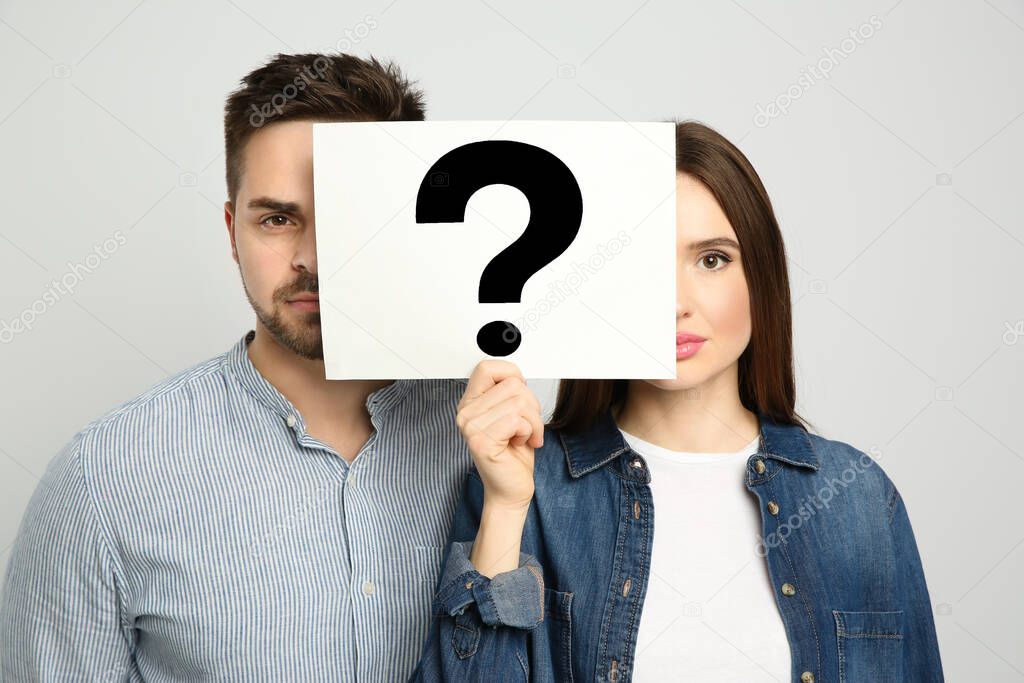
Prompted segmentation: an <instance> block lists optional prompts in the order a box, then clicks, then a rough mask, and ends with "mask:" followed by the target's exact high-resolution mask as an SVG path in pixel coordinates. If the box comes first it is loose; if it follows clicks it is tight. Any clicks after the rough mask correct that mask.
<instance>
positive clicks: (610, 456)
mask: <svg viewBox="0 0 1024 683" xmlns="http://www.w3.org/2000/svg"><path fill="white" fill-rule="evenodd" d="M755 413H756V415H757V418H758V423H759V424H760V429H761V439H760V441H759V442H758V453H759V454H760V455H761V457H764V458H770V459H773V460H778V461H780V462H784V463H788V464H790V465H797V466H800V467H807V468H810V469H812V470H817V469H818V467H819V465H820V462H819V459H818V454H817V453H816V452H815V450H814V446H813V445H812V444H811V438H810V435H809V434H808V433H807V430H805V429H804V428H803V427H801V426H799V425H789V424H781V423H778V422H774V421H773V420H771V418H769V417H767V416H765V415H764V414H763V413H761V412H760V411H755ZM558 438H559V439H560V440H561V442H562V448H563V449H564V450H565V458H566V460H567V461H568V463H569V473H570V474H571V475H572V477H573V478H574V479H576V478H579V477H581V476H583V475H584V474H587V473H588V472H593V471H594V470H596V469H599V468H600V467H603V466H604V465H606V464H608V463H609V462H611V461H612V460H614V459H615V458H617V457H619V456H620V455H622V454H623V453H624V452H626V451H627V450H629V446H628V445H627V444H626V440H625V438H624V437H623V436H622V431H621V430H620V429H619V427H618V425H617V424H616V423H615V418H614V417H613V416H612V411H611V410H610V409H609V410H607V411H605V413H604V414H603V415H601V416H600V417H599V418H598V419H596V420H595V421H594V423H593V424H592V425H590V427H589V428H587V429H586V430H584V431H583V432H580V433H579V434H563V433H561V432H560V433H559V435H558Z"/></svg>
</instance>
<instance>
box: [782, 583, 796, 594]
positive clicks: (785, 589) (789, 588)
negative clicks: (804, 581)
mask: <svg viewBox="0 0 1024 683" xmlns="http://www.w3.org/2000/svg"><path fill="white" fill-rule="evenodd" d="M782 594H783V595H796V588H794V587H793V584H791V583H784V584H782Z"/></svg>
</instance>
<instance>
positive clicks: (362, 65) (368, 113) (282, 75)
mask: <svg viewBox="0 0 1024 683" xmlns="http://www.w3.org/2000/svg"><path fill="white" fill-rule="evenodd" d="M241 83H242V84H241V87H239V88H238V89H237V90H235V91H234V92H233V93H231V95H229V96H228V99H227V103H226V104H225V106H224V156H225V161H226V165H227V184H228V198H229V199H230V200H231V201H232V202H233V201H235V197H236V195H237V193H238V186H239V183H240V181H241V177H242V171H243V168H242V151H243V150H244V149H245V143H246V142H248V141H249V138H250V137H252V135H253V134H254V133H256V131H258V130H259V129H260V128H262V127H263V126H265V125H269V124H271V123H278V122H281V121H296V120H315V121H422V120H423V118H424V104H423V93H422V91H420V90H418V89H416V88H414V87H413V86H412V84H411V83H410V82H409V81H408V80H406V79H405V78H404V77H403V75H402V72H401V70H399V68H398V67H397V66H396V65H395V64H394V63H392V62H387V63H384V64H382V63H381V62H379V61H377V59H376V58H375V57H370V58H369V59H362V58H361V57H355V56H353V55H347V54H317V53H308V54H300V55H286V54H278V55H277V56H276V57H274V58H273V59H271V60H270V61H269V62H267V64H265V65H264V66H261V67H260V68H258V69H256V70H255V71H252V72H251V73H249V74H247V75H246V76H245V77H244V78H243V79H242V81H241Z"/></svg>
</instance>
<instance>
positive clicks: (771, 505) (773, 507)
mask: <svg viewBox="0 0 1024 683" xmlns="http://www.w3.org/2000/svg"><path fill="white" fill-rule="evenodd" d="M768 513H769V514H772V515H777V514H779V504H778V503H776V502H775V501H774V500H769V501H768Z"/></svg>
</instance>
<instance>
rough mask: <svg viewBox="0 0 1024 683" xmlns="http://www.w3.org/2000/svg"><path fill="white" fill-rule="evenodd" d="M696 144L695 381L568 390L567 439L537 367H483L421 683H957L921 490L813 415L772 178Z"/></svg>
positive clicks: (691, 157) (714, 147)
mask: <svg viewBox="0 0 1024 683" xmlns="http://www.w3.org/2000/svg"><path fill="white" fill-rule="evenodd" d="M676 142H677V164H676V167H677V172H678V175H677V194H676V197H677V242H678V246H677V263H678V265H677V283H676V284H677V308H676V321H677V325H676V329H677V346H676V358H677V361H676V368H677V378H676V379H674V380H630V381H626V380H565V381H563V382H562V383H561V385H560V388H559V393H558V399H557V405H556V408H555V411H554V415H553V417H552V420H551V422H550V424H549V425H548V426H547V428H546V429H544V428H543V426H542V424H541V421H540V417H539V414H540V406H539V404H538V403H537V401H536V398H535V397H533V395H532V393H530V392H529V390H528V389H527V388H526V385H525V383H524V381H523V378H522V376H521V375H520V374H519V372H518V369H516V368H515V366H514V365H512V364H511V363H506V362H503V361H485V362H483V363H481V364H480V365H478V366H477V368H476V370H475V371H474V373H473V376H472V377H471V378H470V382H469V384H468V386H467V389H466V392H465V395H464V397H463V399H462V401H461V402H460V405H459V412H458V418H457V421H458V424H459V427H460V429H461V430H462V432H463V435H464V436H465V438H466V440H467V442H468V444H469V447H470V450H471V452H472V453H473V457H474V461H475V463H476V470H475V471H473V472H471V473H470V475H469V476H468V478H467V482H466V488H465V490H464V492H463V498H462V500H461V502H460V504H459V506H458V509H457V511H456V515H455V520H454V524H453V528H452V533H451V540H452V541H453V543H452V544H451V545H450V546H449V548H448V551H447V552H446V556H445V564H444V565H443V571H442V576H441V579H440V581H439V583H438V592H437V595H436V598H435V601H434V612H435V615H436V618H435V620H434V622H433V625H432V627H431V632H430V636H429V638H428V641H427V645H426V649H425V652H424V656H423V661H422V662H421V664H420V667H419V668H418V669H417V672H416V675H415V676H414V678H415V679H417V680H452V681H454V680H459V681H466V680H488V681H493V680H531V681H572V680H577V681H594V680H599V681H630V680H632V681H639V680H643V681H665V680H685V681H701V682H706V681H738V680H742V681H759V680H766V681H767V680H778V681H782V680H790V681H800V682H801V683H813V682H814V681H818V682H819V683H821V682H824V681H829V682H831V681H837V682H839V681H843V682H861V681H865V682H871V683H879V682H884V681H929V682H933V681H941V680H942V668H941V664H940V658H939V651H938V644H937V642H936V637H935V628H934V623H933V620H932V616H931V607H930V603H929V597H928V590H927V587H926V585H925V580H924V575H923V572H922V569H921V564H920V558H919V556H918V551H917V547H916V544H915V541H914V535H913V531H912V529H911V526H910V522H909V519H908V517H907V511H906V508H905V507H904V504H903V501H902V499H901V497H900V495H899V493H898V491H897V490H896V488H895V487H894V486H893V484H892V482H891V481H890V480H889V479H888V477H887V476H886V475H885V474H884V472H883V471H882V470H881V468H880V467H879V466H878V465H877V464H875V463H874V462H873V461H872V460H871V458H869V457H868V456H867V455H866V454H864V453H863V452H861V451H859V450H857V449H856V448H855V447H853V446H851V445H849V444H846V443H843V442H841V441H835V440H830V439H827V438H825V437H822V436H819V435H816V434H811V433H810V432H809V431H808V430H807V429H806V428H805V426H804V424H803V423H805V421H803V420H802V418H800V417H799V416H798V415H797V414H796V412H795V411H794V403H795V396H794V393H795V391H794V378H793V363H792V344H791V313H790V304H789V285H788V278H787V271H786V259H785V250H784V247H783V242H782V236H781V233H780V231H779V228H778V224H777V222H776V219H775V216H774V214H773V211H772V207H771V203H770V201H769V199H768V196H767V194H766V192H765V190H764V187H763V185H762V183H761V181H760V179H759V178H758V176H757V174H756V172H755V171H754V169H753V168H752V167H751V165H750V163H749V162H748V160H747V159H746V158H745V157H744V156H743V154H742V153H741V152H740V151H739V150H738V149H737V148H736V147H735V146H733V145H732V144H731V143H729V142H728V141H727V140H726V139H725V138H723V137H722V136H721V135H719V134H718V133H716V132H715V131H713V130H711V129H710V128H708V127H706V126H703V125H701V124H698V123H693V122H685V123H681V124H677V141H676ZM535 448H536V449H537V451H538V452H537V453H536V457H534V449H535ZM751 494H753V495H751ZM655 521H657V523H655ZM655 532H656V533H655Z"/></svg>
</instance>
